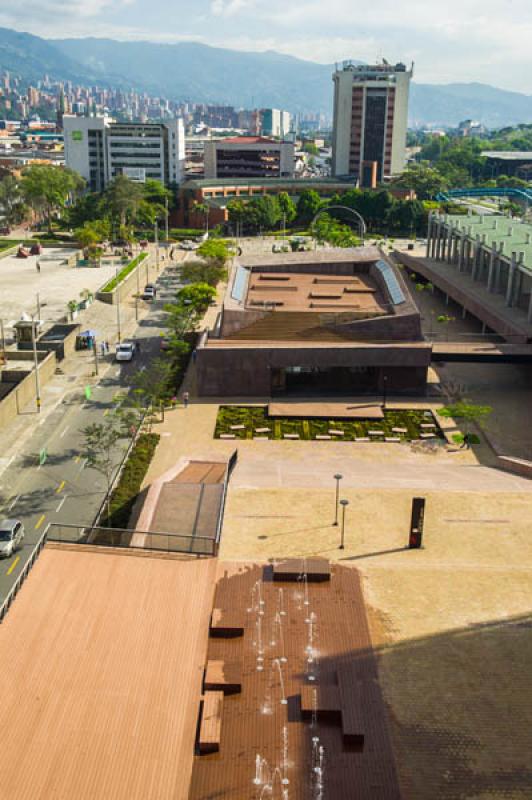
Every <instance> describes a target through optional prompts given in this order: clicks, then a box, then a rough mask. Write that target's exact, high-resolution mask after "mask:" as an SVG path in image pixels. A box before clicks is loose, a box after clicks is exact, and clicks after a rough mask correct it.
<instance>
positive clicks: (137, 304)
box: [135, 264, 140, 321]
mask: <svg viewBox="0 0 532 800" xmlns="http://www.w3.org/2000/svg"><path fill="white" fill-rule="evenodd" d="M136 273H137V294H136V295H135V320H136V321H138V318H139V294H140V275H139V273H140V264H139V265H138V267H137V268H136Z"/></svg>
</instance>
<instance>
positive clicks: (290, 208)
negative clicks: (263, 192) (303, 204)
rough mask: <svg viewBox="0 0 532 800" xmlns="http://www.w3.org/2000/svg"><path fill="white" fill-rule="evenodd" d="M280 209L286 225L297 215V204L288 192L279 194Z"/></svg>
mask: <svg viewBox="0 0 532 800" xmlns="http://www.w3.org/2000/svg"><path fill="white" fill-rule="evenodd" d="M277 199H278V202H279V209H280V211H281V215H282V216H283V217H284V220H285V223H286V225H291V223H292V222H293V221H294V220H295V218H296V216H297V208H296V204H295V203H294V201H293V200H292V198H291V197H290V195H289V194H287V192H280V193H279V196H278V198H277Z"/></svg>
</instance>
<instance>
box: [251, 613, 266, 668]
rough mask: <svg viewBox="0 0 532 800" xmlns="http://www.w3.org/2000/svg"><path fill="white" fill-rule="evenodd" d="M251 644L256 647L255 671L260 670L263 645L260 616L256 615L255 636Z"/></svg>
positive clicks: (262, 666)
mask: <svg viewBox="0 0 532 800" xmlns="http://www.w3.org/2000/svg"><path fill="white" fill-rule="evenodd" d="M253 644H254V645H255V646H256V648H257V671H258V672H262V670H263V668H264V646H263V642H262V617H260V616H258V617H257V622H256V637H255V641H254V642H253Z"/></svg>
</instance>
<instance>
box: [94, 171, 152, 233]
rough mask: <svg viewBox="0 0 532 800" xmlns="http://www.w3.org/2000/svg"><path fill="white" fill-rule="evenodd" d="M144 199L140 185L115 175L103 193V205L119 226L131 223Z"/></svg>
mask: <svg viewBox="0 0 532 800" xmlns="http://www.w3.org/2000/svg"><path fill="white" fill-rule="evenodd" d="M143 197H144V189H143V188H142V184H140V183H136V182H135V181H132V180H130V178H128V177H127V176H126V175H117V176H116V178H113V180H112V181H111V182H110V183H109V185H108V186H107V189H106V190H105V192H104V196H103V199H104V204H105V207H106V208H107V210H108V211H109V214H110V215H111V217H112V218H114V219H117V220H118V222H119V224H120V225H125V224H126V221H127V220H129V221H133V220H134V219H135V217H136V214H137V212H138V208H139V205H140V203H141V201H142V200H143Z"/></svg>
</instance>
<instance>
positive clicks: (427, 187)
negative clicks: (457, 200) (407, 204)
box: [391, 164, 448, 200]
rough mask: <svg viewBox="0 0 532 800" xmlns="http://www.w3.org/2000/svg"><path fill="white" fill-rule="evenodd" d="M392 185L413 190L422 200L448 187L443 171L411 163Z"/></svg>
mask: <svg viewBox="0 0 532 800" xmlns="http://www.w3.org/2000/svg"><path fill="white" fill-rule="evenodd" d="M391 185H392V186H393V187H395V188H396V189H411V190H413V191H414V192H415V193H416V194H417V196H418V198H419V199H420V200H428V199H430V198H431V197H434V195H436V194H438V192H442V191H444V190H445V189H446V188H447V187H448V183H447V181H446V179H445V178H444V176H443V175H442V174H441V172H439V171H438V170H437V169H434V168H433V167H428V166H425V165H423V164H411V165H410V166H409V167H407V169H405V171H404V172H403V173H402V174H401V175H398V176H397V177H396V178H394V179H393V180H392V183H391Z"/></svg>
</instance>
